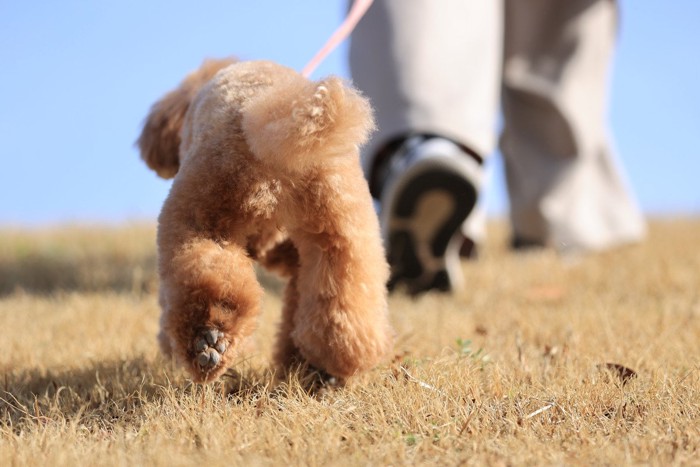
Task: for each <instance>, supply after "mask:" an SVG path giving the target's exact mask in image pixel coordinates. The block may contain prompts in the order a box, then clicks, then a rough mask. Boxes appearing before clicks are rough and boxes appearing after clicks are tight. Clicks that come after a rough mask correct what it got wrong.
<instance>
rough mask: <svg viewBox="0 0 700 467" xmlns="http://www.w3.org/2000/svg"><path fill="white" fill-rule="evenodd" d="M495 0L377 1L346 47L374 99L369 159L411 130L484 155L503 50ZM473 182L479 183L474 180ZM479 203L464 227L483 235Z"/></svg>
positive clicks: (492, 139)
mask: <svg viewBox="0 0 700 467" xmlns="http://www.w3.org/2000/svg"><path fill="white" fill-rule="evenodd" d="M502 27H503V7H502V2H501V1H500V0H375V2H374V5H372V7H371V8H370V9H369V10H368V12H367V14H366V15H365V17H364V18H363V19H362V21H360V23H359V24H358V26H357V29H355V32H354V33H353V36H352V42H351V45H350V68H351V71H352V78H353V81H354V84H355V85H356V86H357V87H358V88H359V89H361V90H362V91H363V92H364V93H365V94H366V95H367V96H368V97H370V99H371V100H372V103H373V106H374V109H375V113H376V115H375V116H376V119H377V127H378V131H377V133H376V134H375V135H374V137H373V139H372V141H371V142H370V143H369V144H368V145H367V146H366V147H365V148H364V151H363V166H364V169H365V173H367V174H368V173H369V168H370V167H371V166H372V161H373V156H374V155H375V154H376V153H377V150H378V148H380V147H381V146H382V145H383V144H386V143H387V142H388V141H389V140H391V139H393V138H396V137H400V136H403V135H405V134H407V133H410V132H417V133H434V134H439V135H443V136H445V137H447V138H450V139H452V140H454V141H457V142H459V143H461V144H463V145H465V146H467V147H469V148H470V149H472V150H473V151H475V152H476V153H477V154H479V155H480V156H481V157H482V158H486V157H488V155H490V154H491V153H492V152H493V150H494V149H495V145H496V117H497V115H498V101H499V95H500V76H501V63H502V49H503V43H502V38H503V30H502ZM476 183H477V185H479V186H480V185H481V184H482V181H481V180H477V181H476ZM484 219H485V216H484V212H483V209H482V206H481V204H480V205H478V206H477V207H476V208H475V210H474V211H473V214H472V215H471V216H470V217H469V219H468V220H467V221H466V222H465V226H464V228H463V231H464V232H465V234H466V235H467V236H469V237H471V238H472V239H474V240H477V241H478V240H479V239H480V238H481V237H483V234H484Z"/></svg>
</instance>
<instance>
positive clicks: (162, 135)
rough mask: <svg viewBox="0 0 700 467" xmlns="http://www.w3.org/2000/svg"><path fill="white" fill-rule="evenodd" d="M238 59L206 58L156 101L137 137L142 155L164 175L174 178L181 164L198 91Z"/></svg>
mask: <svg viewBox="0 0 700 467" xmlns="http://www.w3.org/2000/svg"><path fill="white" fill-rule="evenodd" d="M235 62H236V60H234V59H232V58H226V59H221V60H205V61H204V63H202V65H201V66H200V67H199V69H197V70H196V71H194V72H192V73H190V74H189V75H187V77H185V79H184V80H183V81H182V82H181V83H180V85H179V86H178V87H177V88H176V89H174V90H173V91H171V92H169V93H168V94H166V95H165V96H164V97H163V98H162V99H160V100H159V101H158V102H156V103H155V104H153V106H152V107H151V111H150V112H149V114H148V117H146V121H145V122H144V125H143V130H142V131H141V136H139V139H138V140H137V142H136V143H137V145H138V147H139V149H140V151H141V158H142V159H143V160H144V162H146V165H148V167H150V168H151V169H153V170H154V171H155V172H156V173H157V174H158V175H159V176H161V177H163V178H173V177H174V176H175V174H176V173H177V171H178V169H179V167H180V156H179V148H180V130H181V129H182V125H183V122H184V120H185V114H186V113H187V109H189V107H190V104H191V103H192V100H193V99H194V97H195V96H196V95H197V92H199V90H200V89H201V88H202V87H203V86H204V85H205V84H206V83H207V82H208V81H209V80H211V79H212V78H213V77H214V75H215V74H216V73H217V72H218V71H219V70H221V69H222V68H225V67H227V66H229V65H231V64H233V63H235Z"/></svg>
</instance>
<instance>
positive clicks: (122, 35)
mask: <svg viewBox="0 0 700 467" xmlns="http://www.w3.org/2000/svg"><path fill="white" fill-rule="evenodd" d="M621 7H622V28H621V31H620V43H619V47H618V51H617V54H616V62H615V67H614V73H613V81H612V83H613V84H612V89H611V96H612V99H611V108H610V121H611V126H612V130H613V133H614V135H615V140H616V146H617V148H618V150H619V154H620V159H621V160H622V163H623V164H624V165H625V167H626V169H627V173H628V177H629V180H630V183H631V184H632V186H633V187H634V189H635V192H636V193H637V197H638V199H639V202H640V204H641V206H642V208H643V209H644V211H645V212H647V213H649V214H671V215H675V214H688V213H690V214H695V215H697V214H700V181H699V179H700V157H699V156H700V149H699V147H700V145H699V144H698V142H697V140H698V136H700V85H698V83H700V32H698V29H700V28H698V20H699V19H700V2H699V1H697V0H674V1H666V2H659V1H651V0H623V1H622V2H621ZM344 8H345V2H344V1H342V0H335V1H331V0H300V1H297V2H289V1H281V0H256V1H248V0H246V1H244V0H238V1H236V0H228V1H203V2H185V1H179V0H170V1H165V0H147V1H135V0H120V1H118V0H104V1H88V0H83V1H78V0H63V1H60V2H49V1H48V0H44V1H40V0H36V1H33V0H26V1H16V0H0V63H1V64H2V68H1V69H0V70H1V71H0V164H1V165H0V167H1V168H0V225H10V224H11V225H44V224H53V223H60V222H110V223H111V222H122V221H128V220H139V219H153V218H155V217H156V216H157V214H158V211H159V210H160V206H161V203H162V201H163V199H164V198H165V196H166V195H167V191H168V188H169V186H170V182H167V181H163V180H160V179H158V178H157V177H156V176H155V174H154V173H153V172H151V171H149V170H148V169H147V168H146V167H145V165H144V164H143V163H142V162H141V161H140V160H139V157H138V153H137V151H136V149H135V148H134V146H133V142H134V141H135V139H136V138H137V136H138V133H139V130H140V125H141V122H142V120H143V118H144V116H145V115H146V113H147V111H148V108H149V106H150V105H151V104H152V103H153V102H154V101H155V100H156V99H158V98H159V97H160V96H161V95H162V94H163V93H165V92H166V91H168V90H169V89H171V88H172V87H174V86H175V85H176V84H177V83H178V82H179V81H180V80H181V79H182V77H183V76H184V74H185V73H186V72H188V71H189V70H191V69H193V68H195V67H196V66H197V65H198V64H199V63H200V62H201V60H202V59H203V58H205V57H222V56H227V55H237V56H238V57H240V58H242V59H270V60H275V61H278V62H280V63H282V64H285V65H288V66H291V67H293V68H296V69H301V68H302V67H303V65H304V64H305V63H306V62H307V61H308V59H309V58H311V56H313V54H314V53H315V52H316V50H317V49H318V48H319V47H320V45H321V44H322V43H323V42H324V41H325V40H326V39H327V38H328V36H329V35H330V34H331V32H332V31H333V30H334V29H335V27H336V26H337V25H338V24H339V23H340V21H341V19H342V16H343V14H344ZM346 50H347V49H346V47H345V46H344V47H342V48H341V49H339V50H338V51H336V52H335V53H334V54H333V55H332V56H330V57H329V58H328V59H327V61H326V62H325V63H324V64H323V65H322V66H321V67H320V68H319V69H318V70H317V71H316V73H315V77H321V76H324V75H327V74H338V75H341V76H348V72H347V65H346V61H345V57H346ZM491 166H492V169H493V171H494V174H493V177H492V178H493V183H492V186H490V187H489V188H488V190H487V191H486V193H485V199H486V203H487V207H488V210H489V212H490V213H492V214H502V213H504V212H506V210H507V202H506V197H505V194H504V189H503V182H502V175H501V167H500V161H499V159H498V158H495V159H493V161H492V163H491Z"/></svg>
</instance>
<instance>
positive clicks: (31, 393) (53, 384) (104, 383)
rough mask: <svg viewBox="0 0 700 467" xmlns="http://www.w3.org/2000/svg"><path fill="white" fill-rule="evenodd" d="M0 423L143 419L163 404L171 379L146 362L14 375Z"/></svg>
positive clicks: (4, 392) (2, 395) (1, 395)
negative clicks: (150, 407)
mask: <svg viewBox="0 0 700 467" xmlns="http://www.w3.org/2000/svg"><path fill="white" fill-rule="evenodd" d="M0 384H2V389H1V390H0V424H4V425H11V426H13V427H17V426H22V424H23V423H27V422H37V423H47V422H49V421H51V420H53V421H58V420H59V419H63V420H76V419H84V418H90V417H100V418H105V417H106V418H105V419H109V418H110V417H111V418H115V417H116V418H119V417H128V416H137V415H138V412H140V410H141V407H142V406H143V405H144V404H147V403H149V402H152V401H156V400H159V399H162V398H163V396H164V394H165V393H164V389H165V388H167V387H168V385H169V381H168V378H167V376H166V374H165V373H164V372H163V371H162V370H159V368H157V367H156V365H155V363H153V362H152V361H147V360H146V359H145V358H144V357H140V358H137V359H134V360H120V361H110V362H100V363H95V364H91V365H88V366H86V367H85V368H80V369H65V370H53V369H47V370H38V369H27V370H15V371H8V372H7V373H6V374H5V377H4V380H3V381H2V382H0Z"/></svg>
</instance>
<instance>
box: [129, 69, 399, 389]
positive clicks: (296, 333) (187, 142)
mask: <svg viewBox="0 0 700 467" xmlns="http://www.w3.org/2000/svg"><path fill="white" fill-rule="evenodd" d="M372 129H373V120H372V113H371V108H370V106H369V103H368V102H367V100H366V99H365V98H364V97H363V96H361V95H360V94H359V93H358V92H357V91H356V90H354V89H353V88H352V87H350V86H348V85H347V84H345V83H343V82H342V81H341V80H340V79H338V78H334V77H331V78H327V79H325V80H321V81H318V82H312V81H309V80H308V79H306V78H304V77H302V76H301V75H300V74H298V73H297V72H295V71H294V70H291V69H289V68H286V67H283V66H280V65H277V64H275V63H272V62H266V61H256V62H237V63H233V62H232V61H230V60H224V61H208V62H205V63H204V65H203V66H202V67H201V68H200V69H199V70H197V71H195V72H194V73H192V74H190V75H189V76H188V77H187V78H186V79H185V80H184V81H183V82H182V84H181V85H180V86H179V88H178V89H176V90H174V91H172V92H170V93H168V94H167V95H166V96H165V97H164V98H163V99H161V100H160V101H159V102H157V103H156V104H155V105H154V106H153V107H152V109H151V113H150V114H149V116H148V118H147V119H146V122H145V124H144V127H143V132H142V134H141V136H140V138H139V140H138V144H139V147H140V149H141V156H142V158H143V159H144V161H146V163H147V164H148V166H149V167H150V168H152V169H153V170H155V171H156V172H157V173H158V174H159V175H160V176H162V177H164V178H168V177H173V176H174V177H175V179H174V181H173V185H172V188H171V191H170V194H169V195H168V198H167V199H166V201H165V203H164V205H163V209H162V211H161V214H160V217H159V226H158V253H159V273H160V279H161V290H160V303H161V307H162V315H161V333H160V336H159V339H160V343H161V347H162V349H163V351H164V352H166V353H167V354H170V355H172V356H174V357H175V358H176V359H177V360H179V361H180V362H181V363H182V364H183V365H184V366H185V367H186V368H187V369H188V370H189V372H190V374H191V375H192V378H193V379H194V380H195V381H210V380H213V379H215V378H216V377H218V376H219V375H221V374H222V373H223V372H224V371H225V370H226V368H227V367H228V366H230V365H231V364H233V362H234V359H235V356H236V352H237V349H238V348H239V347H240V345H242V343H243V342H244V341H245V340H246V339H247V338H248V337H249V336H250V334H251V333H252V332H253V330H254V327H255V321H256V319H257V315H258V312H259V308H260V300H261V296H262V293H263V291H262V288H261V287H260V285H259V283H258V281H257V279H256V276H255V270H254V262H255V261H257V262H259V264H261V265H263V266H265V267H268V268H270V269H273V270H275V271H277V272H279V273H280V274H282V275H283V276H286V277H288V278H289V280H288V283H287V290H286V292H285V294H284V306H283V311H282V322H281V323H280V327H279V333H278V336H277V344H276V349H275V354H274V355H275V361H276V363H277V364H278V365H280V366H281V367H286V366H288V365H291V364H293V363H296V362H298V361H299V360H305V361H307V362H308V363H309V364H310V365H311V366H313V367H315V368H317V369H319V370H323V371H325V372H326V373H328V374H330V375H332V376H336V377H339V378H342V379H345V378H348V377H350V376H352V375H354V374H356V373H358V372H361V371H365V370H367V369H369V368H372V367H373V366H375V365H376V364H377V363H378V362H380V361H381V359H382V358H383V357H384V356H385V355H386V354H387V352H388V351H389V350H390V348H391V344H392V331H391V328H390V325H389V322H388V319H387V310H386V307H387V305H386V288H385V284H386V281H387V278H388V266H387V264H386V261H385V259H384V251H383V248H382V244H381V239H380V234H379V225H378V221H377V217H376V214H375V212H374V209H373V205H372V200H371V197H370V194H369V190H368V187H367V183H366V182H365V179H364V176H363V174H362V170H361V168H360V163H359V152H358V146H359V145H360V144H362V143H363V142H364V141H365V140H366V139H367V136H368V134H369V133H370V132H371V131H372ZM212 330H214V331H215V332H214V333H213V334H212ZM202 336H205V337H207V339H210V338H211V337H212V336H219V337H218V338H219V339H220V341H217V343H216V346H217V349H219V347H218V346H219V343H220V342H223V344H222V345H221V347H220V350H221V351H222V353H221V355H219V354H218V353H217V358H215V359H211V360H210V361H209V362H208V363H207V362H206V357H202V355H201V353H202V351H201V349H202V348H208V347H207V346H208V345H211V346H214V345H215V344H214V343H211V344H206V341H205V339H204V338H203V337H202ZM198 352H199V354H198ZM206 352H214V350H213V347H212V348H210V349H208V350H206ZM207 355H208V354H207ZM219 357H220V360H219ZM202 362H204V364H203V363H202ZM203 365H204V366H203Z"/></svg>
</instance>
